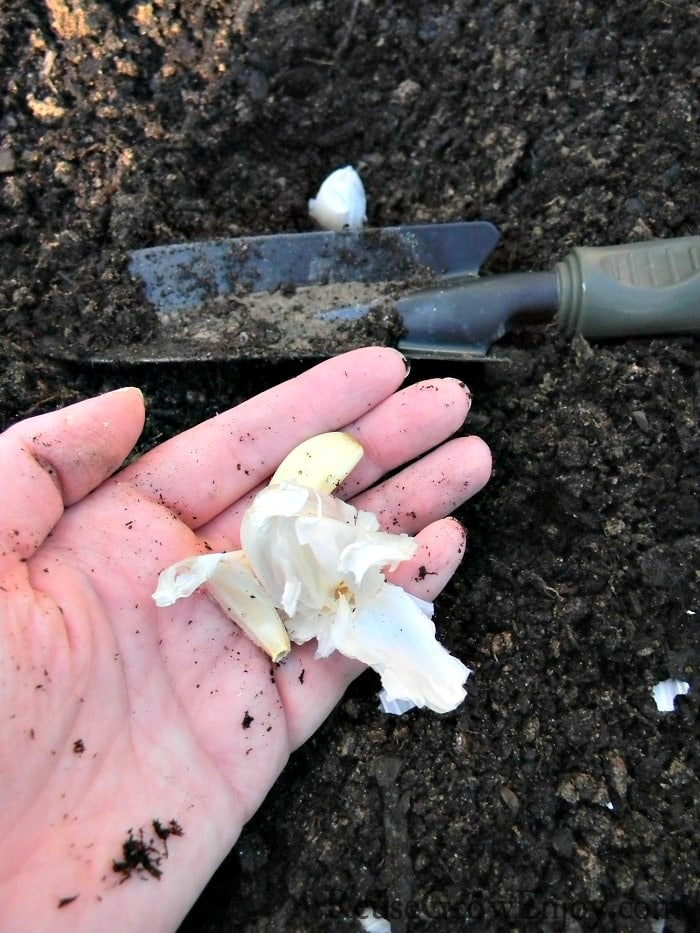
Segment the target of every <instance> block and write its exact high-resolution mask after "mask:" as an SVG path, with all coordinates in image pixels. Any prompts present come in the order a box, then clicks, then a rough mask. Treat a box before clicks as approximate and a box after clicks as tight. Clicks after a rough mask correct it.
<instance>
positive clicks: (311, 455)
mask: <svg viewBox="0 0 700 933" xmlns="http://www.w3.org/2000/svg"><path fill="white" fill-rule="evenodd" d="M363 454H364V449H363V447H362V444H360V442H359V441H356V440H355V438H354V437H351V436H350V435H349V434H345V432H343V431H329V432H328V433H327V434H317V435H316V436H315V437H310V438H309V439H308V440H306V441H304V442H303V443H302V444H299V445H298V446H297V447H295V448H294V450H291V451H290V452H289V453H288V454H287V456H286V457H285V458H284V460H283V461H282V462H281V463H280V465H279V466H278V467H277V469H276V470H275V473H274V475H273V476H272V479H271V480H270V485H271V486H273V485H277V486H278V485H281V484H282V483H298V484H299V485H300V486H310V487H311V488H312V489H318V490H319V492H324V493H332V492H333V490H334V489H336V488H337V487H338V486H339V485H340V484H341V483H342V482H343V480H344V479H345V478H346V477H347V476H349V474H350V473H351V472H352V470H353V469H354V468H355V467H356V466H357V464H358V463H359V462H360V460H361V459H362V456H363Z"/></svg>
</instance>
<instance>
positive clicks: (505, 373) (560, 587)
mask: <svg viewBox="0 0 700 933" xmlns="http://www.w3.org/2000/svg"><path fill="white" fill-rule="evenodd" d="M699 35H700V10H699V7H698V5H697V3H694V2H689V0H644V2H642V3H633V2H631V0H619V2H617V3H613V4H609V3H596V2H585V0H582V2H578V0H577V2H570V3H546V2H537V0H535V2H520V3H518V2H514V0H494V2H491V3H483V2H477V0H458V2H454V3H452V4H445V3H438V2H434V0H422V2H421V0H416V2H411V3H405V4H400V3H395V4H382V3H376V2H373V0H361V2H350V0H326V2H311V0H308V2H305V3H300V2H280V0H257V2H251V0H240V2H239V3H236V2H228V3H227V2H223V0H221V2H216V0H210V2H205V3H201V2H198V3H195V2H192V0H182V2H180V3H178V4H172V3H168V2H166V0H153V2H151V3H145V2H144V3H119V4H117V3H107V2H99V0H45V3H39V2H36V3H26V2H20V0H7V2H6V3H5V6H4V9H3V12H2V14H0V70H1V73H2V90H1V93H2V103H1V108H2V109H1V111H0V112H1V117H0V212H1V213H0V217H1V218H2V219H1V228H0V236H1V239H2V252H1V253H0V262H1V263H2V274H1V275H0V305H1V307H2V314H3V326H2V336H1V337H0V342H1V344H2V374H1V376H0V385H1V387H2V403H1V404H2V416H3V417H2V420H3V422H4V423H5V424H7V423H10V422H12V421H14V420H16V419H18V418H21V417H24V416H27V415H30V414H35V413H38V412H41V411H46V410H49V409H53V408H55V407H57V406H59V405H63V404H65V403H68V402H72V401H75V400H77V399H79V398H83V397H85V396H87V395H90V394H93V393H96V392H100V391H103V390H106V389H108V388H111V387H114V386H117V385H122V384H127V383H138V384H139V385H141V386H142V387H143V389H144V391H145V394H146V396H147V400H148V405H149V422H148V427H147V429H146V432H145V435H144V438H143V442H142V445H141V449H144V448H146V447H148V446H150V445H152V444H153V443H155V442H156V441H158V440H161V439H163V438H165V437H167V436H169V435H171V434H173V433H175V432H176V431H179V430H180V429H182V428H184V427H185V426H187V425H189V424H192V423H194V422H197V421H199V420H201V419H202V418H205V417H207V416H208V415H210V414H212V413H214V412H216V411H219V410H221V409H223V408H225V407H227V406H230V405H232V404H234V403H236V402H237V401H239V400H241V399H243V398H244V397H247V396H249V395H250V394H252V393H253V392H255V391H257V390H259V389H262V388H264V387H265V386H268V385H271V384H273V383H275V382H277V381H279V380H280V379H281V378H283V377H286V376H288V375H290V374H292V373H294V372H297V371H299V369H300V368H301V367H302V366H305V365H307V364H306V363H299V362H296V363H291V364H290V363H277V364H275V365H267V364H265V363H263V362H257V363H253V364H242V363H241V364H238V363H237V364H235V365H220V364H215V363H207V364H203V365H197V366H187V365H181V364H180V365H171V366H163V367H159V366H156V365H153V364H151V365H144V366H140V367H121V368H119V367H117V368H110V367H108V366H96V367H91V366H87V365H84V364H66V363H62V362H60V361H57V360H55V359H49V358H48V357H45V356H43V355H42V354H41V353H39V352H37V347H38V346H39V345H40V343H41V341H42V340H44V339H46V338H51V339H53V340H55V341H58V342H60V343H63V344H64V345H66V346H70V347H73V348H75V349H77V350H83V351H85V352H87V353H89V352H90V351H91V350H92V349H93V348H104V347H105V346H107V345H109V344H110V342H117V341H118V342H121V343H124V342H126V343H130V344H131V345H133V346H134V347H136V348H138V347H139V346H140V345H142V344H144V343H145V342H146V341H147V340H149V339H150V338H153V337H156V336H157V326H158V325H157V318H156V316H155V314H154V312H153V311H152V310H149V308H148V307H147V306H146V304H145V302H144V301H143V299H142V296H141V295H140V293H139V290H138V289H137V288H136V287H135V286H134V285H133V284H132V283H131V282H130V280H129V278H128V276H127V274H126V267H127V263H128V253H129V250H131V249H133V248H137V247H143V246H150V245H155V244H167V243H174V242H179V241H183V240H190V239H204V238H208V237H214V236H231V235H238V234H255V233H267V232H278V231H294V230H306V229H309V222H308V218H307V206H306V201H307V198H308V197H309V196H313V195H314V194H315V191H316V189H317V187H318V184H319V183H320V181H321V180H322V179H323V178H324V177H325V175H326V174H327V173H328V172H329V171H330V170H332V169H333V168H336V167H338V166H341V165H344V164H347V163H352V164H354V165H355V166H356V167H357V168H358V169H359V171H360V173H361V175H362V177H363V179H364V182H365V185H366V188H367V191H368V213H369V217H370V221H371V223H372V224H373V225H377V226H379V225H392V224H398V223H409V222H431V221H444V220H452V219H477V218H487V219H490V220H492V221H494V222H495V223H496V224H498V225H499V226H500V227H501V229H502V231H503V244H502V246H501V247H500V248H499V250H498V251H497V254H496V255H495V257H494V258H493V261H492V262H491V265H490V271H504V270H509V269H510V270H515V269H518V270H521V269H531V268H532V269H537V268H541V269H544V268H548V267H550V266H551V264H552V263H553V262H554V261H555V260H558V259H561V258H562V257H563V256H564V254H565V253H566V251H567V249H568V248H569V247H571V246H573V245H576V244H579V243H586V244H591V245H594V244H605V243H616V242H628V241H631V240H643V239H647V238H650V237H655V236H658V237H672V236H682V235H688V234H695V233H698V225H699V222H700V164H699V157H698V93H697V90H698V85H699V81H700V71H699V70H698V61H700V55H699V51H700V49H699V44H698V36H699ZM503 346H504V350H507V352H508V355H509V356H510V358H511V360H512V362H511V364H502V365H500V366H499V365H496V364H491V365H489V366H486V367H482V368H480V369H479V368H469V367H465V366H458V365H457V364H438V363H434V364H431V365H428V364H422V365H417V366H415V367H414V371H413V377H414V378H419V377H422V376H425V375H428V374H430V375H433V374H443V373H444V374H448V373H449V374H452V375H456V376H459V377H461V378H464V379H465V380H467V381H468V382H470V384H471V385H472V388H473V390H474V395H475V403H474V411H473V415H472V417H471V421H470V423H469V424H468V426H467V430H469V431H471V432H478V433H479V434H481V435H482V436H483V437H484V438H485V439H486V440H487V441H488V442H489V443H490V444H491V446H492V448H493V451H494V455H495V463H496V471H495V476H494V479H493V482H492V483H491V485H490V486H489V487H488V488H487V490H486V491H485V492H484V493H483V494H481V496H480V497H479V498H478V500H477V501H475V502H473V503H471V504H469V505H468V506H467V507H465V508H464V509H463V510H462V511H461V512H460V518H462V519H463V520H464V521H465V522H466V524H467V525H468V526H469V530H470V542H471V545H470V554H469V556H468V560H467V561H466V563H465V565H464V568H463V569H462V570H461V571H460V572H459V574H458V575H457V577H456V578H455V580H454V582H453V584H452V585H451V586H450V587H449V588H448V590H447V591H446V592H445V594H444V595H443V596H442V598H441V599H440V600H439V603H438V620H439V624H440V628H441V631H442V633H443V636H444V639H445V641H446V642H447V643H448V644H449V646H450V647H451V648H452V649H453V650H454V651H455V652H456V653H458V654H459V655H460V656H461V657H462V658H463V659H464V660H465V661H466V662H467V663H469V664H470V665H471V666H472V667H473V668H474V669H475V674H474V677H473V681H472V684H471V690H470V698H469V701H468V702H467V703H466V705H464V707H463V708H461V709H459V710H458V711H457V712H456V713H454V714H452V715H448V716H445V717H438V716H434V715H426V714H422V713H411V714H408V715H406V716H403V717H401V718H398V719H396V718H389V717H387V716H385V715H382V714H381V713H380V712H378V710H377V708H376V702H375V700H374V699H373V696H374V693H375V690H376V687H377V684H376V682H375V680H374V678H373V675H371V674H368V675H366V676H364V677H363V678H361V679H360V681H358V683H357V684H355V685H354V686H353V688H352V689H351V691H350V693H349V694H348V696H347V697H346V699H345V700H344V702H343V703H342V704H341V705H340V706H339V707H338V709H337V710H336V712H335V713H334V714H333V716H332V717H331V719H330V720H329V722H328V723H327V724H326V726H325V727H324V728H323V729H322V730H321V731H320V732H319V733H318V734H317V735H316V736H315V738H314V739H313V740H312V741H311V742H309V744H308V745H307V746H306V747H305V748H304V749H303V750H301V751H300V752H299V753H298V754H297V755H295V757H294V759H293V761H292V762H291V764H290V766H289V768H288V769H287V771H286V773H285V775H284V776H283V778H282V779H281V780H280V781H279V783H278V785H277V786H276V787H275V789H274V790H273V792H272V793H271V794H270V796H269V798H268V800H267V802H266V804H265V805H264V807H263V808H262V810H261V811H260V813H259V814H258V815H257V816H256V817H255V819H254V820H253V821H252V822H251V823H250V825H249V826H248V827H247V829H246V830H245V832H244V834H243V836H242V837H241V840H240V842H239V844H238V845H237V847H236V850H235V851H234V852H232V853H231V855H230V857H229V858H228V859H227V861H226V862H225V863H224V864H223V866H222V867H221V869H220V871H219V872H218V874H217V875H216V876H215V878H214V879H213V880H212V882H211V884H210V886H209V887H208V889H207V890H206V891H205V892H204V893H203V895H202V897H201V899H200V900H199V902H198V904H197V905H196V907H195V908H194V910H193V911H192V914H191V916H190V917H189V918H188V920H187V921H186V922H185V923H184V925H183V927H182V930H183V933H184V931H187V933H189V931H195V930H196V931H198V933H199V931H209V930H211V931H218V930H231V929H240V930H251V931H252V930H256V931H263V930H268V931H273V930H274V931H282V930H284V931H307V930H338V929H348V930H357V929H359V926H358V924H357V921H356V920H354V919H353V911H354V910H355V909H357V908H359V907H361V906H362V905H369V906H372V907H374V908H376V909H377V910H378V911H379V912H380V913H382V914H384V915H385V916H389V915H392V917H393V923H394V930H395V931H396V930H401V929H409V930H424V929H426V930H427V929H431V930H433V929H437V930H452V929H459V928H462V927H467V926H468V927H469V929H473V930H506V929H517V930H533V929H542V930H559V929H566V930H578V929H583V930H588V929H592V928H594V927H597V928H602V929H617V930H635V931H637V930H649V929H651V927H650V919H651V918H654V917H662V916H665V917H666V918H667V923H666V929H667V930H673V931H691V930H693V929H697V926H696V925H695V922H694V918H695V917H696V911H697V909H698V906H699V904H700V857H699V854H698V812H699V811H698V806H699V803H700V801H699V796H700V785H699V782H698V772H699V771H700V759H699V755H698V752H699V748H700V743H699V740H698V730H697V711H698V692H697V667H698V662H699V661H700V636H699V634H698V616H697V614H696V612H697V610H698V606H697V590H696V589H695V588H694V587H695V585H696V577H695V568H696V567H697V565H698V557H699V556H700V554H699V551H700V544H699V538H698V534H697V522H696V503H695V494H696V470H697V460H696V455H697V450H696V440H697V435H696V423H695V412H694V404H695V393H696V388H697V387H696V381H695V373H696V361H697V356H696V348H695V346H694V344H693V342H692V341H691V340H690V339H688V338H682V337H676V338H668V339H666V338H664V339H646V340H643V339H634V340H626V341H621V342H619V343H616V344H612V345H611V344H606V345H603V344H588V343H586V342H585V341H583V340H582V339H579V340H577V341H575V342H574V343H573V344H566V343H565V342H564V341H563V340H561V339H559V338H558V337H557V336H556V335H555V333H554V330H553V328H552V327H549V328H544V327H538V328H534V329H532V330H529V331H527V332H525V331H523V332H521V333H517V334H515V335H513V336H511V337H509V338H508V339H507V340H505V341H504V344H503ZM667 677H678V678H680V679H682V680H687V681H688V682H690V683H691V685H692V686H691V692H690V694H689V696H687V697H685V698H681V699H679V700H677V703H676V711H675V712H674V713H668V714H661V713H659V712H657V710H656V707H655V704H654V702H653V699H652V694H651V687H652V685H653V684H654V683H655V682H656V681H658V680H662V679H665V678H667Z"/></svg>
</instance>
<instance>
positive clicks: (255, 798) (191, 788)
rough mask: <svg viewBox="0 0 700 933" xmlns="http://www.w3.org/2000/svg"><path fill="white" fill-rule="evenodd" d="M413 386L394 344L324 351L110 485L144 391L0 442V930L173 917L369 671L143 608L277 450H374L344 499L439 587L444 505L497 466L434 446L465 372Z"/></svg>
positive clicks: (408, 581) (207, 617)
mask: <svg viewBox="0 0 700 933" xmlns="http://www.w3.org/2000/svg"><path fill="white" fill-rule="evenodd" d="M404 376H405V367H404V362H403V359H402V358H401V356H400V355H399V354H397V353H395V352H394V351H392V350H386V349H366V350H359V351H355V352H353V353H350V354H346V355H344V356H341V357H337V358H335V359H333V360H330V361H328V362H326V363H323V364H321V365H320V366H317V367H315V368H314V369H312V370H309V371H308V372H306V373H304V374H303V375H302V376H300V377H298V378H297V379H295V380H292V381H291V382H289V383H286V384H284V385H282V386H279V387H277V388H275V389H272V390H270V391H268V392H266V393H264V394H262V395H260V396H258V397H257V398H255V399H252V400H250V401H249V402H246V403H244V404H243V405H240V406H238V407H237V408H235V409H233V410H231V411H229V412H226V413H224V414H222V415H219V416H217V417H216V418H213V419H211V420H210V421H208V422H206V423H204V424H202V425H199V426H198V427H196V428H194V429H192V430H190V431H187V432H185V433H184V434H181V435H179V436H178V437H175V438H173V439H171V440H169V441H167V442H166V443H164V444H162V445H160V446H159V447H157V448H155V449H154V450H151V451H150V452H149V453H147V454H146V455H145V456H143V457H141V458H140V459H139V460H137V461H135V462H134V463H132V464H131V465H129V466H128V467H126V468H125V469H123V470H122V471H121V472H120V473H118V474H116V475H114V476H112V474H113V473H114V471H115V470H116V469H117V468H118V467H119V466H120V465H121V463H122V462H123V461H124V459H125V458H126V456H127V455H128V453H129V451H130V450H131V448H132V447H133V445H134V443H135V441H136V440H137V438H138V435H139V433H140V431H141V428H142V425H143V416H144V415H143V401H142V397H141V394H140V393H139V392H138V390H134V389H129V390H120V391H117V392H112V393H109V394H107V395H104V396H101V397H100V398H97V399H91V400H89V401H87V402H82V403H80V404H78V405H75V406H72V407H71V408H68V409H64V410H63V411H59V412H56V413H55V414H50V415H43V416H40V417H38V418H33V419H31V420H28V421H25V422H23V423H21V424H19V425H16V426H15V427H13V428H11V429H10V430H9V431H7V432H5V434H4V435H2V437H1V438H0V474H1V475H2V484H1V487H0V502H1V504H2V509H1V512H0V515H1V516H2V528H0V538H1V540H2V546H1V547H0V575H1V579H0V607H1V608H0V615H1V617H2V622H1V624H2V639H3V640H2V647H1V649H0V716H2V717H3V728H2V731H1V732H0V743H1V746H0V826H1V832H2V847H1V850H0V926H1V927H2V928H3V929H11V930H13V931H19V930H24V929H26V930H33V931H35V930H43V929H51V930H60V929H63V927H64V926H65V927H67V928H68V927H70V928H73V929H76V928H77V929H108V928H112V925H113V923H114V922H115V918H117V917H118V922H119V926H120V927H121V928H122V929H145V928H147V927H148V928H149V929H163V930H168V929H172V928H174V927H175V926H176V925H177V923H178V921H179V920H180V919H181V918H182V917H183V916H184V914H185V913H186V911H187V909H188V908H189V906H190V905H191V904H192V902H193V901H194V900H195V898H196V897H197V895H198V894H199V892H200V891H201V889H202V888H203V886H204V885H205V883H206V881H207V880H208V878H209V877H210V876H211V874H212V873H213V871H214V870H215V868H216V866H217V865H218V864H219V862H220V861H221V860H222V859H223V857H224V856H225V855H226V853H227V852H228V851H229V849H230V848H231V846H232V845H233V843H234V841H235V839H236V837H237V835H238V833H239V832H240V829H241V827H242V825H243V824H244V822H245V821H246V820H247V819H248V818H249V817H250V816H251V814H252V813H253V812H254V811H255V810H256V808H257V807H258V806H259V805H260V803H261V801H262V800H263V798H264V797H265V794H266V793H267V791H268V790H269V789H270V787H271V786H272V784H273V782H274V780H275V779H276V777H277V776H278V774H279V773H280V771H281V769H282V768H283V767H284V764H285V762H286V761H287V758H288V756H289V754H290V751H292V750H293V749H294V748H296V747H297V746H298V745H299V744H301V743H302V742H303V741H304V740H305V739H306V738H307V737H308V736H309V735H310V734H311V733H312V732H313V731H314V730H315V729H316V728H317V727H318V725H319V724H320V723H321V722H322V721H323V719H324V718H325V716H326V715H327V714H328V712H329V711H330V710H331V709H332V708H333V706H334V704H335V703H336V702H337V701H338V699H339V698H340V696H341V695H342V693H343V690H344V689H345V687H346V686H347V684H348V683H349V681H350V680H352V678H353V677H354V676H356V675H357V673H359V671H360V670H361V667H360V665H359V664H358V663H357V662H352V661H349V660H347V659H345V658H343V657H341V656H338V655H333V656H331V657H330V658H328V659H325V660H315V659H314V656H313V655H314V649H313V645H305V646H303V647H295V648H294V649H293V650H292V653H291V654H290V655H289V657H288V658H287V659H286V660H285V661H284V662H283V663H282V664H281V665H278V666H275V665H272V664H271V662H270V661H269V659H268V658H267V657H266V656H265V655H264V654H263V653H262V652H261V651H260V650H259V649H258V648H256V647H255V646H254V645H253V644H252V643H251V642H250V641H249V640H248V639H247V638H246V637H245V636H244V635H243V634H242V633H241V632H240V631H239V630H238V629H237V627H236V626H235V625H234V624H233V623H232V622H231V621H229V620H228V619H227V618H226V617H225V616H224V615H223V614H222V613H221V611H220V610H219V608H218V607H217V605H216V604H215V603H214V602H213V601H212V600H210V599H209V598H208V597H207V596H206V595H204V594H197V595H195V596H193V597H192V598H191V599H188V600H183V601H181V602H178V603H177V604H175V605H174V606H172V607H170V608H168V609H158V608H157V607H156V606H155V604H154V602H153V600H152V599H151V594H152V593H153V590H154V589H155V585H156V582H157V577H158V573H159V571H160V570H162V569H163V568H164V567H165V566H167V565H168V564H171V563H173V562H174V561H177V560H179V559H181V558H183V557H186V556H189V555H192V554H194V553H197V552H201V551H204V550H206V549H212V550H214V551H222V550H231V549H234V548H236V547H237V546H238V528H239V523H240V518H241V516H242V514H243V512H244V510H245V508H246V507H247V505H248V504H249V503H250V501H251V499H252V496H253V495H254V494H255V492H256V491H257V489H259V488H260V485H261V484H263V483H264V482H265V481H266V479H267V478H269V476H270V475H271V474H272V472H273V471H274V469H275V467H276V466H277V464H278V463H279V462H280V460H281V459H282V458H283V457H284V456H285V455H286V453H287V452H288V451H289V450H290V449H291V448H293V447H294V446H296V445H297V444H298V443H300V442H301V441H302V440H303V439H305V438H306V437H309V436H311V435H313V434H318V433H321V432H324V431H329V430H335V429H338V428H346V429H347V430H349V431H350V433H352V434H353V435H355V436H356V437H357V438H358V440H359V441H360V442H361V443H362V445H363V446H364V448H365V452H366V455H365V457H364V459H363V460H362V461H361V462H360V464H359V465H358V467H357V468H356V469H355V470H354V471H353V473H352V474H351V475H350V477H349V478H348V480H347V481H346V483H345V484H344V486H343V488H342V489H341V491H340V494H341V495H343V496H344V497H345V498H352V499H353V501H354V502H355V503H356V504H357V505H359V506H361V507H363V508H367V509H370V510H372V511H374V512H376V514H377V515H378V516H379V519H380V522H381V523H382V525H383V526H384V527H385V528H386V529H387V530H390V531H395V532H398V531H408V532H409V533H412V534H416V533H417V534H418V538H419V540H420V541H421V550H420V551H419V552H418V554H417V555H416V557H415V558H414V559H413V560H412V561H410V562H407V563H406V564H404V565H402V566H401V567H400V568H399V570H398V571H397V572H396V573H395V574H394V575H393V579H394V580H395V581H396V582H398V583H400V584H401V585H404V586H406V588H407V589H410V590H411V591H412V592H414V593H416V594H418V595H420V596H423V597H425V598H428V599H431V598H433V597H434V596H435V595H436V594H437V593H438V592H439V591H440V589H441V588H442V587H443V586H444V584H445V583H446V581H447V580H448V579H449V577H450V576H451V575H452V573H453V572H454V570H455V568H456V566H457V564H458V562H459V560H460V556H461V553H462V551H463V544H464V536H463V531H462V529H461V527H460V526H459V525H458V523H457V522H455V521H453V520H451V519H444V518H443V516H445V515H447V514H449V512H451V511H452V510H453V509H454V508H455V507H456V506H457V505H459V504H460V503H461V502H463V501H464V500H465V499H466V498H468V497H469V496H470V495H472V494H473V493H474V492H476V491H478V490H479V489H480V488H481V487H482V486H483V485H484V483H485V482H486V481H487V479H488V476H489V471H490V456H489V453H488V449H487V448H486V446H485V445H484V444H483V442H481V441H480V440H478V439H477V438H458V439H456V440H452V441H448V442H447V443H443V442H444V441H445V439H446V438H448V437H449V436H450V435H451V434H452V433H454V431H455V430H456V429H457V428H459V427H460V425H461V424H462V422H463V420H464V418H465V416H466V413H467V411H468V406H469V396H468V394H467V393H466V391H465V390H464V387H463V386H462V385H461V384H460V383H459V382H457V381H455V380H451V379H446V380H437V381H434V382H430V383H423V384H418V385H414V386H411V387H409V388H407V389H405V390H403V391H401V392H396V389H397V387H398V386H399V385H400V383H401V381H402V380H403V378H404ZM439 445H441V446H439ZM426 451H430V452H429V453H427V454H426V455H425V456H423V457H422V459H416V458H418V457H420V456H421V455H423V454H424V453H425V452H426ZM409 461H412V462H411V465H410V466H408V467H406V468H405V469H403V470H402V471H401V472H398V473H397V472H396V470H397V468H399V467H401V465H402V464H404V463H406V462H409ZM390 471H391V472H392V477H391V478H390V479H388V480H385V481H383V482H380V479H381V477H382V476H383V475H384V474H385V473H387V472H390ZM109 477H111V478H109ZM419 568H420V572H419ZM426 571H427V572H426ZM438 621H439V620H438Z"/></svg>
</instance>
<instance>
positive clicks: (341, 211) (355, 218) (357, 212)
mask: <svg viewBox="0 0 700 933" xmlns="http://www.w3.org/2000/svg"><path fill="white" fill-rule="evenodd" d="M366 209H367V198H366V196H365V189H364V186H363V184H362V179H361V178H360V176H359V175H358V174H357V172H356V171H355V169H354V168H353V167H352V165H346V166H345V167H344V168H338V169H336V170H335V171H334V172H331V174H330V175H329V176H328V178H326V180H325V181H324V182H323V184H322V185H321V187H320V188H319V189H318V194H317V195H316V197H315V198H311V199H310V200H309V214H310V215H311V217H312V218H313V219H314V220H315V221H316V223H317V224H318V225H319V227H323V229H324V230H335V231H336V232H338V233H341V232H342V231H343V230H361V229H362V224H363V223H364V222H365V221H366V220H367V216H366V213H365V211H366Z"/></svg>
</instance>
